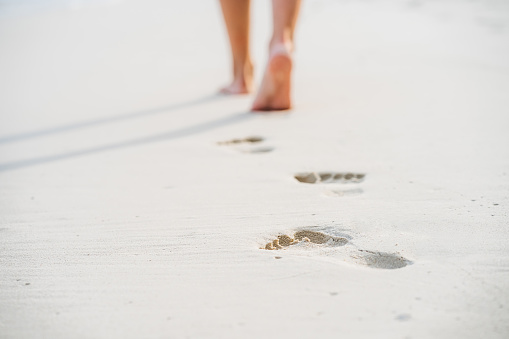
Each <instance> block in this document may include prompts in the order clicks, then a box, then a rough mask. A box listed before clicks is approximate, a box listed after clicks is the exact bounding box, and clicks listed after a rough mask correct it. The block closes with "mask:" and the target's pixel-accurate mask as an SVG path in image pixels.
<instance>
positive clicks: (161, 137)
mask: <svg viewBox="0 0 509 339" xmlns="http://www.w3.org/2000/svg"><path fill="white" fill-rule="evenodd" d="M217 97H218V96H210V97H206V98H203V99H199V100H195V101H190V102H186V103H181V104H176V105H172V106H167V107H161V108H157V109H151V110H146V111H141V112H135V113H130V114H125V115H121V116H116V117H111V118H105V119H100V120H94V121H88V122H82V123H77V124H72V125H66V126H60V127H56V128H51V129H47V130H41V131H36V132H32V133H26V134H19V135H15V136H11V137H9V138H3V139H0V140H1V141H0V142H5V143H7V142H13V141H16V140H22V139H31V138H35V137H39V136H43V135H49V134H55V133H62V132H67V131H71V130H76V129H80V128H88V127H93V126H97V125H101V124H106V123H113V122H117V121H123V120H128V119H133V118H139V117H144V116H147V115H152V114H158V113H163V112H167V111H169V110H176V109H179V108H183V107H187V106H192V105H197V104H200V103H204V102H207V101H211V100H213V99H215V98H217ZM250 117H253V115H252V113H250V112H242V113H236V114H232V115H229V116H227V117H223V118H220V119H217V120H213V121H208V122H204V123H199V124H195V125H192V126H189V127H184V128H181V129H178V130H174V131H168V132H165V133H160V134H155V135H151V136H147V137H143V138H136V139H131V140H125V141H121V142H116V143H110V144H107V145H103V146H97V147H91V148H86V149H81V150H76V151H72V152H66V153H61V154H55V155H49V156H43V157H35V158H31V159H25V160H20V161H14V162H8V163H3V164H2V163H0V172H5V171H10V170H15V169H20V168H25V167H30V166H34V165H39V164H44V163H49V162H55V161H59V160H65V159H70V158H75V157H79V156H84V155H91V154H95V153H100V152H105V151H112V150H117V149H124V148H128V147H133V146H140V145H145V144H150V143H154V142H159V141H168V140H173V139H178V138H183V137H187V136H191V135H194V134H199V133H203V132H206V131H209V130H212V129H214V128H218V127H222V126H226V125H229V124H233V123H237V122H240V121H243V120H246V119H248V118H250Z"/></svg>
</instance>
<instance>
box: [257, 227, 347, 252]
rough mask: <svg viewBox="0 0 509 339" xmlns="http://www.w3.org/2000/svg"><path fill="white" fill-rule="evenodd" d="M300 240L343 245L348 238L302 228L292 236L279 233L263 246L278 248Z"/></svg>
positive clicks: (270, 248)
mask: <svg viewBox="0 0 509 339" xmlns="http://www.w3.org/2000/svg"><path fill="white" fill-rule="evenodd" d="M301 242H309V243H313V244H320V245H323V244H325V245H327V246H343V245H346V243H348V239H346V238H343V237H335V236H332V235H328V234H325V233H322V232H317V231H309V230H302V231H298V232H295V234H294V235H293V237H291V236H289V235H286V234H283V235H279V236H278V237H277V238H276V239H274V240H272V241H271V242H269V243H267V244H266V245H265V247H264V249H266V250H280V249H283V247H288V246H292V245H296V244H299V243H301Z"/></svg>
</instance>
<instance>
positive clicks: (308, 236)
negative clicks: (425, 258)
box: [261, 230, 412, 269]
mask: <svg viewBox="0 0 509 339" xmlns="http://www.w3.org/2000/svg"><path fill="white" fill-rule="evenodd" d="M348 243H349V240H348V239H347V237H339V236H333V235H329V234H326V233H323V232H318V231H311V230H300V231H297V232H295V233H294V234H293V235H292V236H290V235H286V234H282V235H279V236H277V238H276V239H274V240H272V241H270V242H268V243H267V244H266V245H265V246H264V247H262V248H261V249H264V250H271V251H274V250H287V249H290V248H291V247H300V248H303V247H304V246H302V245H305V246H306V245H308V246H307V247H306V248H308V249H309V248H310V247H315V248H322V249H324V248H329V249H330V248H334V247H340V246H344V245H346V244H348ZM295 245H297V246H295ZM344 256H347V257H349V258H350V259H351V261H353V262H355V263H357V264H360V265H363V266H368V267H371V268H381V269H396V268H402V267H405V266H407V265H410V264H412V261H410V260H408V259H406V258H404V257H402V256H401V255H399V254H398V253H388V252H377V251H368V250H358V249H354V250H349V251H345V253H344ZM276 258H277V259H281V258H282V257H280V256H278V257H276Z"/></svg>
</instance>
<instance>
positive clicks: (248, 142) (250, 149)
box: [217, 136, 274, 153]
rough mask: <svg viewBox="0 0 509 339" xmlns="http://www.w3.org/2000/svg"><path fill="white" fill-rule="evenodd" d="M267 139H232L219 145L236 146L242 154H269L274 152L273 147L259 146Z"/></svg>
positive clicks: (254, 137)
mask: <svg viewBox="0 0 509 339" xmlns="http://www.w3.org/2000/svg"><path fill="white" fill-rule="evenodd" d="M264 140H265V139H264V138H262V137H259V136H251V137H247V138H243V139H231V140H227V141H220V142H218V143H217V144H218V145H221V146H225V145H226V146H235V148H236V149H237V151H239V152H242V153H268V152H272V151H273V150H274V147H271V146H261V145H259V144H260V143H262V142H263V141H264Z"/></svg>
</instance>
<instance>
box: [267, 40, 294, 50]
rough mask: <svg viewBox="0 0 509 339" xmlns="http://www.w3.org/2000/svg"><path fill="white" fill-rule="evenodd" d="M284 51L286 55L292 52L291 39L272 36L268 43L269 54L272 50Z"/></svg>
mask: <svg viewBox="0 0 509 339" xmlns="http://www.w3.org/2000/svg"><path fill="white" fill-rule="evenodd" d="M283 48H284V49H286V51H287V52H288V53H292V52H293V50H294V44H293V39H291V38H289V37H284V36H273V37H272V39H271V40H270V43H269V52H272V51H273V50H274V49H283Z"/></svg>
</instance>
